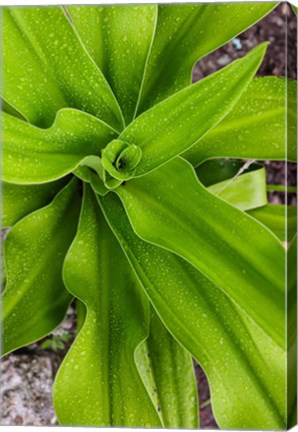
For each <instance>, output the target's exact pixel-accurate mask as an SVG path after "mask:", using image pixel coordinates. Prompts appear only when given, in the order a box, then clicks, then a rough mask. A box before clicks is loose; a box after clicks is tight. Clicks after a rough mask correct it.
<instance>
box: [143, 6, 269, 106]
mask: <svg viewBox="0 0 298 432" xmlns="http://www.w3.org/2000/svg"><path fill="white" fill-rule="evenodd" d="M275 6H276V3H272V2H271V3H263V4H260V3H249V4H245V3H238V4H236V3H234V4H232V3H222V4H185V5H182V4H179V5H159V7H158V21H157V28H156V35H155V38H154V44H153V47H152V52H151V54H150V57H149V61H148V67H147V69H146V75H145V80H144V86H143V91H142V97H141V103H140V107H139V112H143V111H145V110H146V109H148V108H150V107H151V106H153V105H154V104H156V103H157V102H160V101H161V100H163V99H165V98H167V97H168V96H170V95H171V94H173V93H175V92H177V91H179V90H181V89H182V88H183V87H185V86H187V85H188V84H190V82H191V73H192V69H193V66H194V64H195V62H196V61H197V60H199V59H200V58H202V57H204V56H205V55H206V54H208V53H210V52H211V51H213V50H215V49H216V48H218V47H219V46H221V45H224V44H225V43H226V42H228V41H229V40H231V39H232V38H233V37H235V36H236V35H237V34H239V33H241V32H243V31H244V30H245V29H246V28H247V27H249V26H251V25H252V24H253V23H255V22H256V21H258V20H259V19H261V18H262V17H263V16H264V15H266V14H268V13H269V12H270V11H271V10H272V9H273V8H274V7H275Z"/></svg>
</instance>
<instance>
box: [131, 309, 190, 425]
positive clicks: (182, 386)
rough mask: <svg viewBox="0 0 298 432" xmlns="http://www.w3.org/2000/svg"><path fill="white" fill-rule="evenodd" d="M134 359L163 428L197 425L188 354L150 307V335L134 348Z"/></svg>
mask: <svg viewBox="0 0 298 432" xmlns="http://www.w3.org/2000/svg"><path fill="white" fill-rule="evenodd" d="M136 363H137V366H138V368H139V370H140V373H141V376H142V378H143V380H144V382H145V385H146V388H147V391H148V393H149V394H150V395H151V398H152V400H153V401H154V402H155V404H156V406H157V410H158V411H159V415H160V417H161V419H162V422H163V425H164V427H166V428H175V429H179V428H183V429H197V428H198V427H199V419H198V417H199V407H198V400H197V399H198V397H197V382H196V378H195V375H194V367H193V363H192V359H191V356H190V355H189V354H188V353H187V352H186V351H185V350H184V349H183V348H182V346H181V345H180V344H179V343H178V342H177V341H176V340H175V339H174V338H173V336H172V335H171V334H170V333H169V332H168V330H167V329H166V328H165V326H164V325H163V323H162V322H161V320H160V319H159V317H158V315H157V314H156V313H155V311H154V310H153V309H151V324H150V335H149V337H148V339H146V341H145V342H143V343H142V344H141V345H140V346H139V348H138V350H137V352H136Z"/></svg>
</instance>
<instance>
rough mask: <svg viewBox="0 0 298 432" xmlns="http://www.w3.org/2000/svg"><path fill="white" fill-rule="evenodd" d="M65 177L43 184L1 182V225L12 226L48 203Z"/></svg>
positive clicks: (64, 181) (60, 186) (63, 183)
mask: <svg viewBox="0 0 298 432" xmlns="http://www.w3.org/2000/svg"><path fill="white" fill-rule="evenodd" d="M66 180H67V179H63V180H59V181H56V182H53V183H47V184H43V185H30V186H27V185H26V186H22V185H15V184H12V183H3V184H2V227H9V226H13V225H14V224H15V223H16V222H18V221H19V220H20V219H22V218H23V217H24V216H27V214H29V213H31V212H33V211H34V210H38V209H39V208H40V207H43V206H45V205H46V204H48V203H49V202H50V201H51V200H52V198H54V196H55V195H56V194H57V192H58V191H59V190H60V189H61V188H62V186H64V185H65V183H66Z"/></svg>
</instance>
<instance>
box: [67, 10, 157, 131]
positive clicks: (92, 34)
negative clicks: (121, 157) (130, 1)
mask: <svg viewBox="0 0 298 432" xmlns="http://www.w3.org/2000/svg"><path fill="white" fill-rule="evenodd" d="M67 10H68V12H69V13H70V16H71V19H72V21H73V24H74V27H75V29H76V30H77V32H78V34H79V36H80V37H81V39H82V41H83V43H84V45H85V47H86V49H87V50H88V52H89V54H90V55H91V56H92V58H93V59H94V61H95V62H96V64H97V65H98V66H99V68H100V69H101V71H102V72H103V74H104V76H105V77H106V79H107V81H108V82H109V84H110V86H111V88H112V89H113V92H114V94H115V96H116V98H117V100H118V102H119V105H120V107H121V109H122V112H123V115H124V118H125V120H126V123H127V124H129V123H130V122H131V120H132V119H133V118H134V115H135V110H136V106H137V102H138V98H139V93H140V90H141V85H142V81H143V75H144V70H145V66H146V61H147V57H148V53H149V50H150V47H151V44H152V41H153V36H154V31H155V25H156V19H157V5H111V6H110V5H105V6H70V7H68V8H67Z"/></svg>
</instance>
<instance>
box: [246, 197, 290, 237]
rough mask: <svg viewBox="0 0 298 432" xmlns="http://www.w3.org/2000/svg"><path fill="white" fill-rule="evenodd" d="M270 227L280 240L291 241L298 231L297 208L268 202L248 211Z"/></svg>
mask: <svg viewBox="0 0 298 432" xmlns="http://www.w3.org/2000/svg"><path fill="white" fill-rule="evenodd" d="M248 214H250V215H251V216H252V217H254V218H255V219H257V220H258V221H259V222H261V223H262V224H263V225H265V226H266V227H268V228H269V229H270V231H272V232H273V233H274V234H275V235H276V236H277V237H278V238H279V239H280V240H282V241H288V240H289V241H290V240H291V239H292V238H293V236H294V235H295V233H296V231H297V208H296V207H295V206H284V205H278V204H267V205H266V206H264V207H260V208H256V209H253V210H250V211H249V212H248Z"/></svg>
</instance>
